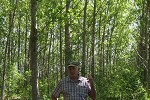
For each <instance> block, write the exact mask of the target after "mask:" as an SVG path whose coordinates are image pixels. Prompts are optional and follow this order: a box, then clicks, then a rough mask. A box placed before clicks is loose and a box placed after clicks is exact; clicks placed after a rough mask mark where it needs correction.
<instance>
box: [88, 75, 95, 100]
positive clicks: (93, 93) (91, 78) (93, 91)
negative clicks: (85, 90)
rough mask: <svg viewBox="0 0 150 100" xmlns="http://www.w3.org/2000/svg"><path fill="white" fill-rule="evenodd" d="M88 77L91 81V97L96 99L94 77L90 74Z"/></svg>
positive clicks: (93, 99)
mask: <svg viewBox="0 0 150 100" xmlns="http://www.w3.org/2000/svg"><path fill="white" fill-rule="evenodd" d="M87 79H88V82H89V83H90V87H91V92H90V97H91V99H92V100H96V91H95V88H94V81H93V77H92V76H91V75H88V78H87Z"/></svg>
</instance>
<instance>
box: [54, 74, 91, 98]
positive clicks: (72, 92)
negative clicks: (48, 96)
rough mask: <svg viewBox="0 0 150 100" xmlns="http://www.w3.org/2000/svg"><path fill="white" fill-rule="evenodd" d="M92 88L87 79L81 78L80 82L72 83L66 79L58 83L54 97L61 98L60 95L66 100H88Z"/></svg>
mask: <svg viewBox="0 0 150 100" xmlns="http://www.w3.org/2000/svg"><path fill="white" fill-rule="evenodd" d="M90 91H91V87H90V85H89V83H88V80H87V78H85V77H81V76H80V77H79V79H78V81H77V82H75V81H72V80H71V79H70V78H69V77H66V78H64V79H62V80H60V82H59V83H58V85H57V86H56V88H55V89H54V91H53V93H52V95H54V96H55V97H57V98H59V96H60V93H62V94H63V97H64V100H87V97H88V95H89V94H90Z"/></svg>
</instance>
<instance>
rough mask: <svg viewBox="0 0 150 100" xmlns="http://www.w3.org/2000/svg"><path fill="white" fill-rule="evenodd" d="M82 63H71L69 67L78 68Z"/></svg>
mask: <svg viewBox="0 0 150 100" xmlns="http://www.w3.org/2000/svg"><path fill="white" fill-rule="evenodd" d="M79 65H80V62H70V63H69V64H68V66H67V67H78V66H79Z"/></svg>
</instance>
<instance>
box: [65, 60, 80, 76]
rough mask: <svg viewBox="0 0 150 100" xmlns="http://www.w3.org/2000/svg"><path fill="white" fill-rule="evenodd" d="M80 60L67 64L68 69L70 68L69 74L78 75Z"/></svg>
mask: <svg viewBox="0 0 150 100" xmlns="http://www.w3.org/2000/svg"><path fill="white" fill-rule="evenodd" d="M79 65H80V63H79V62H71V63H69V64H68V66H67V70H68V75H69V76H70V77H71V78H73V77H77V76H78V74H79Z"/></svg>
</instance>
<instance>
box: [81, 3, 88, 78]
mask: <svg viewBox="0 0 150 100" xmlns="http://www.w3.org/2000/svg"><path fill="white" fill-rule="evenodd" d="M86 10H87V0H85V5H84V19H83V20H84V21H83V34H82V40H83V42H82V50H83V51H82V54H83V55H82V68H81V74H82V76H85V62H86V60H85V58H86V52H85V48H86V41H85V40H86Z"/></svg>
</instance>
